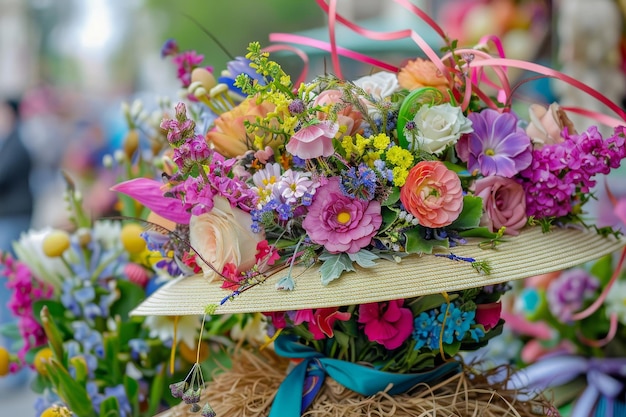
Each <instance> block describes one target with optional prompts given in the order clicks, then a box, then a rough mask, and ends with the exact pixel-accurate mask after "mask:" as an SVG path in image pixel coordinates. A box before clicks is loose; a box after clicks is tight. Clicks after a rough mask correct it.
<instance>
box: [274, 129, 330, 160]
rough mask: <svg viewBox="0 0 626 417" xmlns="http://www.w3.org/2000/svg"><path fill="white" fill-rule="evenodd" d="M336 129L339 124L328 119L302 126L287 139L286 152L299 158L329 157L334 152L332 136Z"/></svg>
mask: <svg viewBox="0 0 626 417" xmlns="http://www.w3.org/2000/svg"><path fill="white" fill-rule="evenodd" d="M338 131H339V125H338V124H337V123H333V122H330V121H328V120H325V121H323V122H320V123H317V124H314V125H309V126H306V127H303V128H302V129H300V130H298V131H297V132H296V133H295V134H294V135H293V136H292V137H291V139H289V142H288V143H287V146H286V149H287V152H289V153H290V154H292V155H295V156H297V157H298V158H301V159H312V158H318V157H320V156H324V157H329V156H331V155H332V154H334V153H335V148H334V147H333V138H334V137H335V135H336V134H337V132H338Z"/></svg>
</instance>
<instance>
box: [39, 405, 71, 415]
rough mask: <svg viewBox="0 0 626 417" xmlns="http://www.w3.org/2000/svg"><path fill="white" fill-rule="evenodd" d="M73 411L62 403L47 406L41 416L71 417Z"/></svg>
mask: <svg viewBox="0 0 626 417" xmlns="http://www.w3.org/2000/svg"><path fill="white" fill-rule="evenodd" d="M71 416H72V412H71V411H70V410H69V409H68V408H67V407H65V406H62V405H56V404H55V405H51V406H50V407H48V408H46V409H45V410H44V412H43V413H41V416H40V417H71Z"/></svg>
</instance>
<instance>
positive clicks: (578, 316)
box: [504, 191, 626, 417]
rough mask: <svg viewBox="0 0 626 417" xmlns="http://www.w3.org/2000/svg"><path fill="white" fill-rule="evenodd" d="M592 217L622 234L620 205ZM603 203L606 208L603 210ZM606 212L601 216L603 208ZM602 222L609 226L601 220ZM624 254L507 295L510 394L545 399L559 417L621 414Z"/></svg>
mask: <svg viewBox="0 0 626 417" xmlns="http://www.w3.org/2000/svg"><path fill="white" fill-rule="evenodd" d="M607 195H608V198H607V200H606V201H604V200H602V201H600V205H599V211H600V212H606V213H608V212H609V209H610V206H613V207H612V211H613V214H614V220H617V223H621V224H617V223H616V224H613V227H614V228H618V227H623V221H624V220H625V219H626V217H625V216H624V209H623V207H624V205H623V201H624V199H623V198H620V199H618V198H615V197H614V196H613V194H612V193H611V192H610V191H608V193H607ZM609 203H610V204H609ZM604 206H606V209H605V207H604ZM602 220H604V221H607V220H609V219H602ZM625 256H626V252H625V251H624V250H622V251H621V253H619V252H615V253H613V254H609V255H607V256H604V257H602V258H601V259H599V260H598V261H596V262H594V263H589V264H587V265H584V266H579V267H576V268H570V269H567V270H564V271H559V272H554V273H550V274H545V275H539V276H535V277H531V278H528V279H527V280H526V281H524V284H525V285H524V286H523V287H520V288H519V290H516V291H512V292H510V293H509V294H507V297H508V296H513V297H512V298H511V299H510V301H512V303H510V304H511V306H512V308H511V311H510V312H506V313H505V314H504V315H505V316H507V317H508V318H507V328H508V330H510V331H511V332H512V333H513V334H514V335H516V336H517V338H518V339H519V340H520V341H521V346H520V348H519V350H517V351H515V352H513V351H510V352H508V353H509V358H511V359H512V360H515V361H517V363H518V367H519V368H522V369H521V370H519V371H518V372H516V373H515V374H514V375H513V377H512V378H511V380H510V381H509V382H508V384H509V386H510V387H512V388H521V389H524V390H525V391H527V392H528V391H531V392H545V393H547V394H546V395H548V396H551V397H553V398H554V404H555V405H557V406H559V411H560V413H561V414H562V415H563V416H571V417H582V416H592V415H595V416H600V415H602V416H605V415H613V416H618V415H622V414H624V411H625V410H626V397H624V391H623V387H624V383H626V373H625V372H624V369H626V368H625V366H624V365H625V364H626V359H625V358H624V343H625V340H626V327H625V325H626V309H625V305H626V304H625V302H624V301H625V299H626V296H625V292H624V286H625V285H626V284H625V283H626V281H625V276H624V269H623V262H624V257H625Z"/></svg>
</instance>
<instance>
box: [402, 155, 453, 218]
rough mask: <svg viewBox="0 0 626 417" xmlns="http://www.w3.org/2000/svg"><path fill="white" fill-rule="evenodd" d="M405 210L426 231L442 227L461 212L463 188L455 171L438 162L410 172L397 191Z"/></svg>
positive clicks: (430, 162) (418, 165) (421, 165)
mask: <svg viewBox="0 0 626 417" xmlns="http://www.w3.org/2000/svg"><path fill="white" fill-rule="evenodd" d="M400 201H402V204H403V205H404V208H405V209H406V210H407V211H408V212H409V213H411V214H412V215H413V216H415V218H416V219H417V220H418V221H419V223H420V224H421V225H422V226H425V227H432V228H438V227H444V226H447V225H449V224H451V223H452V222H453V221H455V220H456V219H457V217H459V214H461V210H462V209H463V187H461V180H460V179H459V177H458V176H457V175H456V173H455V172H454V171H451V170H449V169H448V168H447V167H446V166H445V165H444V164H443V163H442V162H439V161H422V162H419V163H418V164H417V165H415V166H414V167H413V168H411V170H410V171H409V175H408V176H407V178H406V182H405V183H404V185H403V186H402V188H401V189H400Z"/></svg>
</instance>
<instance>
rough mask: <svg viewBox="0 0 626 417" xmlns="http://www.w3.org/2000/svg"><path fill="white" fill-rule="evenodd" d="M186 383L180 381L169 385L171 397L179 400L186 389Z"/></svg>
mask: <svg viewBox="0 0 626 417" xmlns="http://www.w3.org/2000/svg"><path fill="white" fill-rule="evenodd" d="M187 385H188V384H187V381H180V382H176V383H173V384H170V392H171V393H172V397H174V398H181V397H182V396H183V394H184V392H185V390H186V389H187Z"/></svg>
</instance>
